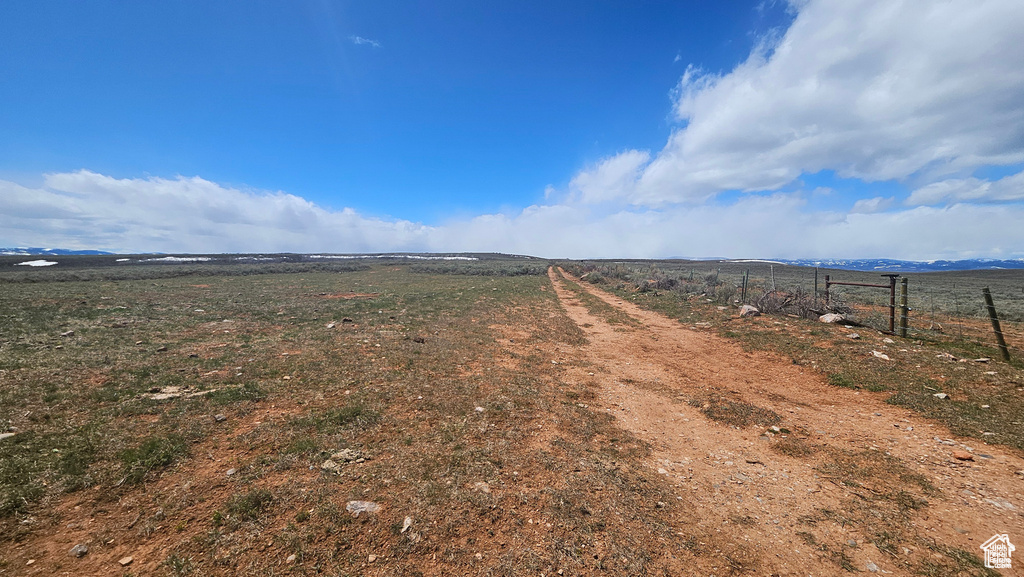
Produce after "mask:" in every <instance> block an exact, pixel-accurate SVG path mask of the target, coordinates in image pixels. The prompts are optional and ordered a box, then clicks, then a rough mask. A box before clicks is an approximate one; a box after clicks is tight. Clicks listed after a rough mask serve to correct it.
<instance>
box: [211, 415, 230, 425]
mask: <svg viewBox="0 0 1024 577" xmlns="http://www.w3.org/2000/svg"><path fill="white" fill-rule="evenodd" d="M213 420H214V421H217V422H218V423H223V422H224V421H226V420H228V418H227V417H226V416H224V414H223V413H217V414H216V415H214V416H213Z"/></svg>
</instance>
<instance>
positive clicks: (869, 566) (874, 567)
mask: <svg viewBox="0 0 1024 577" xmlns="http://www.w3.org/2000/svg"><path fill="white" fill-rule="evenodd" d="M864 568H865V569H867V570H868V571H870V572H871V573H878V565H875V564H874V563H872V562H871V561H868V562H867V565H864Z"/></svg>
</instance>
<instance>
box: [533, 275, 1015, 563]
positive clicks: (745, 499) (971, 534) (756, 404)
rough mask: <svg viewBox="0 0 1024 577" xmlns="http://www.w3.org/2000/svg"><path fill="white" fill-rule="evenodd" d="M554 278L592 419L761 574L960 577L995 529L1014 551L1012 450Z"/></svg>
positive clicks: (882, 396)
mask: <svg viewBox="0 0 1024 577" xmlns="http://www.w3.org/2000/svg"><path fill="white" fill-rule="evenodd" d="M562 274H564V272H563V273H562ZM549 276H550V278H551V280H552V283H553V284H554V287H555V290H556V292H557V293H558V296H559V298H560V300H561V302H562V304H563V305H564V307H565V309H566V311H567V313H568V314H569V316H570V317H571V318H572V319H573V320H574V321H575V322H576V323H577V324H578V325H579V326H580V327H581V328H582V329H583V330H584V331H585V332H586V335H587V337H588V340H589V344H587V345H585V347H584V349H585V350H584V354H585V355H586V357H587V359H588V360H589V361H590V363H591V365H592V367H591V368H588V369H581V370H579V371H578V372H577V374H572V375H570V377H571V378H575V379H578V380H579V382H586V383H590V384H592V385H593V386H595V387H596V388H597V390H598V399H599V402H598V406H597V407H594V406H593V405H592V408H594V409H596V410H601V411H605V412H607V413H609V414H613V415H615V417H616V418H617V419H618V422H619V423H620V424H621V426H622V427H623V428H625V429H628V430H629V431H631V432H633V433H634V434H635V435H637V436H639V437H640V438H642V439H644V440H646V441H648V442H649V443H650V444H651V445H652V446H653V447H654V453H653V459H652V460H651V462H650V466H651V467H652V468H654V469H656V470H657V471H658V472H659V473H661V474H663V475H665V476H666V477H667V479H668V480H669V481H670V483H671V484H672V485H673V486H674V487H675V488H676V489H677V497H678V498H679V499H681V500H685V501H687V502H690V503H693V505H694V506H696V508H697V509H698V510H701V511H705V512H706V514H703V515H702V516H701V519H700V521H699V523H700V524H701V525H702V526H703V528H704V529H706V530H707V531H709V532H711V533H720V534H721V535H722V537H723V538H724V539H725V540H726V541H727V542H731V543H736V544H740V545H741V548H740V549H738V551H740V552H739V553H736V552H734V553H733V554H734V555H740V556H742V555H751V556H754V557H756V559H754V560H753V561H755V562H756V563H757V565H758V566H759V567H760V569H759V570H758V572H759V573H762V572H763V574H769V573H772V574H780V575H827V574H839V573H843V572H844V570H847V571H848V570H855V571H871V572H874V571H879V572H891V573H892V574H896V575H910V574H915V573H920V572H922V571H923V570H927V569H928V568H929V567H936V568H945V569H944V570H945V572H949V571H954V572H955V571H957V570H966V569H968V568H969V567H970V564H971V560H969V559H966V558H965V556H964V555H963V552H968V553H971V554H973V555H975V556H977V557H978V558H981V559H983V558H984V553H983V551H982V550H981V549H980V545H981V544H982V543H984V542H985V541H987V540H988V539H989V538H990V537H992V536H993V535H994V534H996V533H1006V534H1008V535H1009V537H1010V540H1011V541H1019V542H1020V543H1024V490H1022V488H1024V479H1022V477H1021V476H1019V475H1018V472H1019V471H1022V470H1024V459H1022V458H1021V455H1020V454H1018V453H1017V452H1016V451H1013V450H1011V449H1008V448H1005V447H1000V446H987V445H980V444H979V443H978V442H977V441H976V440H968V439H959V438H955V437H953V436H952V435H951V434H950V433H949V431H948V430H946V429H945V428H943V427H942V426H941V425H938V424H935V423H930V422H928V421H927V420H926V419H923V418H921V417H920V416H918V415H916V414H914V413H912V412H910V411H907V410H904V409H901V408H898V407H894V406H892V405H888V404H886V403H885V402H884V400H885V397H886V394H885V393H869V392H866V391H854V390H850V389H843V388H838V387H833V386H830V385H828V384H827V383H826V382H825V380H824V378H823V377H822V375H820V374H818V373H816V372H814V371H812V370H809V369H806V368H802V367H800V366H797V365H795V364H793V363H791V362H790V361H789V360H788V359H785V358H782V357H780V356H774V355H770V354H765V353H751V352H746V351H744V350H743V349H742V348H741V347H740V346H739V345H738V344H736V343H734V342H731V341H729V340H726V339H723V338H719V337H717V336H714V335H710V334H707V333H702V332H698V331H693V330H688V329H687V328H685V327H684V326H682V325H680V324H679V323H678V322H676V321H674V320H671V319H668V318H665V317H663V316H661V315H658V314H656V313H652V312H649V311H645V310H643V309H641V308H639V307H637V306H635V305H633V304H631V303H628V302H624V301H622V300H621V299H619V298H616V297H615V296H613V295H610V294H608V293H604V292H602V291H599V290H597V289H595V288H593V287H591V286H589V285H588V284H586V283H580V285H579V286H580V287H582V289H583V290H585V291H586V292H588V293H590V294H591V295H593V296H596V297H597V298H599V299H601V300H602V301H604V302H605V303H607V304H608V305H610V306H612V307H614V308H615V309H617V310H618V311H621V312H623V313H625V314H627V315H629V317H632V319H634V320H635V321H638V322H637V323H633V324H632V326H626V325H625V324H623V323H618V324H614V325H613V324H609V322H607V321H606V319H604V318H602V317H601V315H600V314H595V313H594V311H593V310H592V309H591V308H588V307H587V306H585V304H584V303H582V302H581V301H580V299H579V298H577V296H576V295H575V294H574V293H573V291H570V290H568V287H567V286H566V285H565V282H566V281H564V280H563V279H562V278H561V276H560V274H559V271H555V270H550V271H549ZM566 279H568V282H573V281H574V280H575V279H572V278H571V277H569V276H568V275H566ZM866 362H867V361H866ZM774 415H777V416H778V417H781V419H780V420H775V419H776V417H775V416H774ZM710 417H716V418H715V419H712V418H710ZM757 421H760V422H759V423H757ZM768 423H772V424H768ZM772 427H775V428H774V429H773V428H772ZM957 457H960V458H957ZM1021 474H1024V473H1021ZM735 561H736V563H743V562H745V561H744V560H742V559H737V560H735ZM1015 561H1016V560H1015ZM1014 566H1015V568H1014V569H1008V570H1007V569H1004V570H1002V574H1024V572H1022V571H1021V569H1020V567H1022V566H1024V560H1021V561H1018V562H1015V563H1014ZM978 569H979V568H977V567H975V568H974V570H978ZM937 574H938V573H937ZM942 574H945V573H942ZM954 574H955V573H954Z"/></svg>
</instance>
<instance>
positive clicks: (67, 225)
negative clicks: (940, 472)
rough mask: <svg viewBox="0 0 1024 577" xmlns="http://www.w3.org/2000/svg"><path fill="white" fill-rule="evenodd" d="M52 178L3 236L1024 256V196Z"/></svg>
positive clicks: (61, 243)
mask: <svg viewBox="0 0 1024 577" xmlns="http://www.w3.org/2000/svg"><path fill="white" fill-rule="evenodd" d="M44 182H45V184H44V186H42V187H41V188H29V187H24V186H20V185H18V184H15V183H12V182H6V181H0V200H2V202H0V246H3V245H8V246H18V245H20V246H58V247H62V248H105V249H110V250H117V251H123V252H137V251H160V252H186V253H187V252H191V253H207V252H388V251H423V252H449V251H466V252H468V251H498V252H508V253H520V254H532V255H536V256H542V257H623V258H627V257H629V258H634V257H635V258H649V257H667V256H723V257H747V258H750V257H762V258H771V257H777V258H788V257H792V258H797V257H810V258H818V257H821V258H824V257H834V258H844V257H845V258H853V257H862V258H868V257H889V258H907V259H935V258H961V257H975V256H992V257H1020V256H1024V251H1022V249H1021V247H1024V227H1020V226H1019V223H1020V222H1024V207H1022V206H1019V205H999V206H996V205H973V204H956V205H953V206H949V207H944V208H933V207H927V206H920V207H915V208H905V209H902V210H897V211H888V212H880V213H867V212H865V213H860V214H849V215H845V214H842V213H838V212H823V211H817V212H815V211H808V210H807V203H806V201H805V197H804V196H803V195H800V194H796V193H789V194H783V193H776V194H771V195H766V196H764V195H749V196H744V197H742V198H740V200H739V201H737V202H734V203H731V204H705V205H699V206H687V205H673V206H670V207H666V208H662V209H657V210H655V209H642V210H625V209H621V208H620V209H609V207H608V205H593V204H586V203H581V202H570V203H562V204H550V205H543V206H531V207H527V208H526V209H523V210H522V211H519V212H518V213H509V214H487V215H480V216H477V217H475V218H470V219H461V220H453V221H451V222H447V223H445V224H443V225H440V226H425V225H422V224H417V223H413V222H409V221H403V220H384V219H376V218H368V217H365V216H363V215H360V214H358V213H357V212H355V211H353V210H351V209H343V210H340V211H332V210H327V209H324V208H322V207H319V206H317V205H315V204H313V203H311V202H309V201H307V200H305V199H302V198H299V197H297V196H294V195H290V194H286V193H283V192H273V193H268V192H259V191H250V190H240V189H237V188H231V187H225V186H221V185H219V184H217V183H214V182H210V181H208V180H204V179H202V178H198V177H194V178H184V177H178V178H173V179H166V178H144V179H142V178H133V179H118V178H113V177H109V176H104V175H101V174H96V173H94V172H89V171H79V172H74V173H62V174H51V175H47V176H46V177H45V179H44ZM886 201H887V199H880V200H878V202H877V205H878V206H882V205H884V204H885V202H886Z"/></svg>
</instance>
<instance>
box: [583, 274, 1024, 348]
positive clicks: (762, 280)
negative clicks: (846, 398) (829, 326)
mask: <svg viewBox="0 0 1024 577" xmlns="http://www.w3.org/2000/svg"><path fill="white" fill-rule="evenodd" d="M577 264H579V265H581V266H582V269H583V270H586V271H588V274H592V275H599V276H600V277H603V280H602V281H601V282H613V283H614V282H626V283H629V284H632V285H633V288H634V289H638V290H640V291H644V290H665V291H675V292H678V293H680V294H683V295H694V294H703V295H704V296H706V297H707V298H711V299H713V300H715V301H716V302H718V303H719V304H754V303H755V301H758V300H761V301H762V302H763V301H765V300H766V299H765V298H764V297H765V295H766V294H772V293H778V294H780V295H783V296H785V297H787V298H788V297H794V296H795V297H798V300H800V302H801V305H802V309H801V310H800V311H786V312H798V313H800V314H802V315H804V316H813V314H814V313H815V312H816V311H827V310H829V308H830V307H828V306H826V300H829V301H831V304H832V305H833V306H832V308H840V307H838V306H836V305H840V306H841V305H846V306H847V307H849V308H850V309H852V312H853V318H854V320H855V321H857V322H860V323H862V324H865V325H868V326H869V327H871V328H876V329H878V330H881V331H883V332H885V331H887V330H888V328H889V307H890V302H891V301H890V298H891V292H890V290H886V289H887V288H888V287H886V288H874V287H859V286H846V285H838V286H832V287H831V290H830V291H829V292H828V296H829V297H831V298H828V299H826V289H825V286H826V278H828V279H829V280H831V281H837V282H854V283H864V284H872V285H883V284H884V285H888V284H889V279H888V278H885V277H886V276H887V275H888V274H892V273H890V272H889V271H884V270H877V271H851V270H840V269H827V268H818V269H815V268H813V267H802V266H794V265H786V264H782V263H772V262H764V261H752V262H736V261H584V262H582V263H580V262H578V263H577ZM901 277H903V278H906V279H907V281H908V303H907V304H908V307H909V309H910V312H909V315H908V321H909V325H908V330H909V333H910V334H912V335H914V336H916V337H919V338H924V337H929V338H943V339H954V340H970V341H973V342H977V343H979V344H983V345H985V346H992V347H996V346H998V343H997V342H996V339H995V335H994V333H993V331H992V326H991V323H990V321H989V318H988V314H987V311H986V308H985V301H984V297H983V293H982V289H984V288H986V287H988V288H990V290H991V294H992V296H993V298H994V301H995V308H996V310H997V312H998V318H999V321H1000V323H1001V324H1002V332H1003V334H1004V336H1005V339H1006V343H1007V348H1008V349H1009V350H1010V351H1011V353H1012V354H1014V355H1015V356H1017V357H1018V358H1024V269H1019V270H1010V269H1006V270H973V271H943V272H936V273H901ZM900 280H902V279H899V280H898V281H897V287H896V291H897V297H896V305H897V307H898V306H899V289H900V286H899V284H900V283H899V281H900ZM896 319H897V327H898V319H899V309H898V308H897V310H896ZM897 332H898V331H897Z"/></svg>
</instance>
